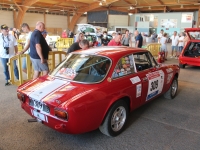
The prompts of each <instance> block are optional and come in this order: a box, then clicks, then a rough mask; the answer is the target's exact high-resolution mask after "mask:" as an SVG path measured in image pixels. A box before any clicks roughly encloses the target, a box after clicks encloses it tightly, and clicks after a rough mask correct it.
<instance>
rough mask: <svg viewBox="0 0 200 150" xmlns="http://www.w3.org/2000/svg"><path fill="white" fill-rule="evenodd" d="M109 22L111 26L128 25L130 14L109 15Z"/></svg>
mask: <svg viewBox="0 0 200 150" xmlns="http://www.w3.org/2000/svg"><path fill="white" fill-rule="evenodd" d="M108 24H109V27H111V26H128V15H108Z"/></svg>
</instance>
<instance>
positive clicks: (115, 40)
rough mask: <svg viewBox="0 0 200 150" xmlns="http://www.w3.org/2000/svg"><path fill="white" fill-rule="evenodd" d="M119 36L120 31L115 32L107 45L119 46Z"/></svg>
mask: <svg viewBox="0 0 200 150" xmlns="http://www.w3.org/2000/svg"><path fill="white" fill-rule="evenodd" d="M121 38H122V35H121V33H116V35H115V38H114V39H112V40H111V41H110V42H109V43H108V46H121V45H122V44H121V42H120V41H121Z"/></svg>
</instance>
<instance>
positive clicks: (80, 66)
mask: <svg viewBox="0 0 200 150" xmlns="http://www.w3.org/2000/svg"><path fill="white" fill-rule="evenodd" d="M110 64H111V60H110V59H109V58H107V57H103V56H97V55H85V54H69V55H68V56H67V57H66V59H65V60H64V61H63V62H61V63H60V64H59V65H58V66H57V67H56V68H55V69H54V70H53V71H52V72H51V73H50V75H52V76H55V77H60V78H65V79H69V80H73V81H77V82H89V83H94V82H100V81H102V80H103V79H104V77H105V76H106V74H107V73H108V70H109V68H110Z"/></svg>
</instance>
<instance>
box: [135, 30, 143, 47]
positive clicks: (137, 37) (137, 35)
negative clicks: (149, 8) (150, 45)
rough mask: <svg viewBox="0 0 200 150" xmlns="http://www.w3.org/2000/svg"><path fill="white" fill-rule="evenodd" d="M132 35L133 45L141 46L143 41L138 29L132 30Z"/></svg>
mask: <svg viewBox="0 0 200 150" xmlns="http://www.w3.org/2000/svg"><path fill="white" fill-rule="evenodd" d="M134 35H135V47H136V48H141V47H142V42H143V38H142V35H141V34H140V33H139V32H138V30H136V31H135V32H134Z"/></svg>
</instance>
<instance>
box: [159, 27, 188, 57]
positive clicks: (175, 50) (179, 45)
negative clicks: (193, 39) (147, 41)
mask: <svg viewBox="0 0 200 150" xmlns="http://www.w3.org/2000/svg"><path fill="white" fill-rule="evenodd" d="M167 35H168V34H167V33H165V32H164V30H163V29H161V31H160V33H159V34H158V36H157V38H158V43H160V44H161V51H163V52H165V60H167V55H168V49H167V43H168V41H169V40H170V41H171V56H170V58H175V59H178V57H179V55H180V54H181V52H182V50H183V47H184V46H185V45H186V44H187V41H188V36H187V34H185V33H184V32H181V33H180V34H179V35H178V34H177V31H174V33H173V35H172V36H171V37H168V36H167Z"/></svg>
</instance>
